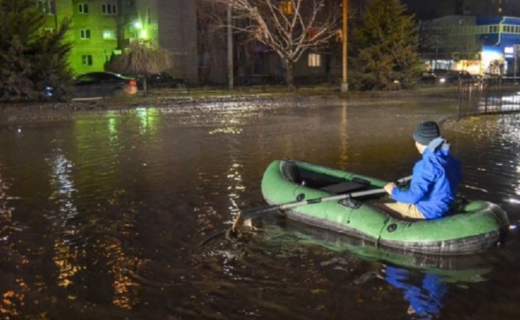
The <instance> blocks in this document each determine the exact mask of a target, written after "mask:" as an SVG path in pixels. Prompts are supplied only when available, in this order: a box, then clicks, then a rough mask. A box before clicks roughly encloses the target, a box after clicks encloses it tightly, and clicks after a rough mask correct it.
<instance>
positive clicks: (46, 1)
mask: <svg viewBox="0 0 520 320" xmlns="http://www.w3.org/2000/svg"><path fill="white" fill-rule="evenodd" d="M38 8H39V9H40V11H41V12H42V13H43V14H48V15H54V14H56V4H55V3H54V0H38Z"/></svg>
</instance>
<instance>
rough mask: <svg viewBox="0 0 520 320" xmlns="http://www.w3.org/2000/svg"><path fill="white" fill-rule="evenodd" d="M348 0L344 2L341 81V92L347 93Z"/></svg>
mask: <svg viewBox="0 0 520 320" xmlns="http://www.w3.org/2000/svg"><path fill="white" fill-rule="evenodd" d="M347 6H348V0H343V31H342V34H343V37H342V40H343V62H342V65H343V77H342V80H341V92H342V93H345V92H347V91H348V82H347V38H348V37H347V22H348V21H347V14H348V9H347Z"/></svg>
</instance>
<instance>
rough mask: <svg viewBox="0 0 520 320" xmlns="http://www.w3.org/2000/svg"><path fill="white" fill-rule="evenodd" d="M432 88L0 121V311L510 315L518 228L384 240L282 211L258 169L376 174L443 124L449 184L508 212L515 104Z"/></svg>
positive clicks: (396, 164) (396, 169) (512, 212)
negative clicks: (454, 246)
mask: <svg viewBox="0 0 520 320" xmlns="http://www.w3.org/2000/svg"><path fill="white" fill-rule="evenodd" d="M456 113H457V112H456V102H454V101H453V100H450V99H445V100H443V99H436V100H429V99H418V100H414V99H411V98H410V99H407V100H399V99H382V100H381V99H380V100H377V99H376V100H373V101H368V100H367V101H365V102H364V103H354V102H352V101H350V102H344V101H343V102H342V101H338V100H335V99H324V98H319V97H311V98H309V97H306V98H299V99H286V100H283V101H279V100H276V99H274V100H273V99H261V100H259V101H257V102H246V101H231V102H227V101H225V99H222V100H220V101H206V102H204V103H200V104H197V103H189V104H186V105H178V104H177V105H175V106H172V107H168V106H167V105H166V106H165V105H162V106H161V107H154V106H153V105H150V106H143V107H137V108H134V109H125V110H95V111H89V112H83V111H77V112H73V113H70V114H67V115H66V116H65V117H62V118H60V119H57V118H59V116H56V117H57V118H56V119H55V118H53V121H49V122H45V121H43V122H28V123H24V122H23V121H11V122H9V121H8V122H7V124H4V125H2V126H0V244H1V246H0V293H1V294H2V300H0V316H1V318H2V319H94V318H98V319H345V318H353V319H425V318H434V319H495V318H496V319H498V318H500V319H516V318H517V317H518V315H519V314H520V307H518V303H517V301H518V299H519V298H520V289H518V288H519V285H520V277H519V273H518V271H517V266H518V265H519V263H520V254H519V253H518V252H519V250H518V249H520V248H519V245H518V236H517V232H516V231H515V230H512V232H511V234H510V237H509V239H508V241H507V242H506V243H505V244H504V245H502V246H501V247H500V248H494V249H491V250H489V251H486V252H485V253H480V254H474V255H469V256H463V257H431V256H421V255H409V254H403V253H396V252H391V251H387V250H384V249H378V248H374V247H373V246H371V245H370V244H367V243H363V242H361V241H359V240H356V239H352V238H349V237H346V236H342V235H339V234H335V233H331V232H326V231H324V230H320V229H316V228H311V227H308V226H304V225H301V224H298V223H295V222H293V221H289V220H284V219H281V218H280V217H278V216H276V215H270V216H267V217H265V218H264V219H261V221H260V222H259V223H260V224H261V228H260V229H259V230H255V231H253V230H250V231H249V232H244V233H243V234H241V237H240V238H238V239H227V238H226V236H225V231H226V230H228V229H229V227H230V226H231V224H232V223H233V221H234V219H235V217H236V215H237V213H238V211H239V210H240V209H246V208H252V207H256V206H262V205H265V202H264V200H263V198H262V194H261V190H260V180H261V178H262V174H263V170H264V169H265V168H266V167H267V165H268V164H269V163H270V162H271V161H273V160H276V159H298V160H303V161H308V162H312V163H318V164H321V165H325V166H330V167H334V168H340V169H345V170H349V171H354V172H358V173H361V174H365V175H369V176H374V177H378V178H381V179H387V180H394V179H397V178H399V177H402V176H407V175H409V174H410V172H411V168H412V166H413V164H414V163H415V161H417V160H418V159H419V155H418V154H417V152H416V151H415V149H414V146H413V142H412V140H411V132H412V130H413V128H414V127H415V125H416V124H417V123H418V122H419V121H423V120H429V119H432V120H436V121H440V122H442V123H443V125H442V129H443V132H444V135H445V136H446V137H447V138H448V139H449V140H450V142H451V143H452V146H453V152H454V154H455V155H457V156H458V157H459V158H460V159H461V160H462V162H463V165H464V182H463V185H462V186H461V189H460V191H461V193H463V194H464V195H465V196H466V197H467V198H470V199H483V200H488V201H492V202H495V203H497V204H499V205H500V206H502V207H503V208H504V209H505V210H506V211H507V212H508V215H509V217H510V220H511V222H512V224H513V225H515V224H516V223H517V222H518V221H519V219H520V210H519V202H520V197H519V193H520V161H519V160H520V159H519V158H518V149H519V146H520V132H519V130H520V129H518V128H520V116H519V115H518V114H514V113H512V114H501V115H486V116H478V117H477V116H475V117H466V118H463V119H461V120H460V121H453V120H448V121H445V120H446V119H449V118H450V117H453V116H455V115H456Z"/></svg>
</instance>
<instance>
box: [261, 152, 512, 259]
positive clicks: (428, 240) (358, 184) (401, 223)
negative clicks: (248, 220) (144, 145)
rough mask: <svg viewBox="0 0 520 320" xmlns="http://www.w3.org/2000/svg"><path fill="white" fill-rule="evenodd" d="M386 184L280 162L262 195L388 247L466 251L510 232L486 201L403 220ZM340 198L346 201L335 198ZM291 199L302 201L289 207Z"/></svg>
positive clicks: (307, 219)
mask: <svg viewBox="0 0 520 320" xmlns="http://www.w3.org/2000/svg"><path fill="white" fill-rule="evenodd" d="M386 183H387V182H385V181H383V180H379V179H375V178H371V177H367V176H363V175H358V174H355V173H351V172H347V171H342V170H337V169H333V168H328V167H324V166H319V165H315V164H311V163H307V162H302V161H292V160H291V161H287V160H277V161H274V162H273V163H271V164H270V165H269V166H268V167H267V169H266V171H265V173H264V175H263V178H262V194H263V196H264V198H265V200H266V201H267V202H268V203H269V204H270V205H280V208H281V209H283V212H284V214H285V215H286V216H287V217H288V218H290V219H294V220H298V221H301V222H304V223H306V224H309V225H314V226H318V227H322V228H327V229H330V230H333V231H336V232H340V233H345V234H348V235H351V236H354V237H357V238H360V239H364V240H369V241H372V242H374V243H375V244H376V245H377V246H382V247H388V248H396V249H400V250H406V251H413V252H422V253H428V254H466V253H473V252H479V251H483V250H485V249H488V248H490V247H493V246H497V245H498V244H499V243H501V242H502V241H504V239H505V237H506V235H507V231H508V230H509V219H508V217H507V214H506V213H505V212H504V210H502V209H501V208H500V207H499V206H498V205H496V204H493V203H491V202H486V201H467V200H464V201H458V206H457V207H458V208H457V209H455V208H454V210H452V211H453V212H450V214H449V215H447V216H446V217H443V218H440V219H433V220H412V219H409V218H403V217H402V216H400V215H399V214H398V213H395V212H392V211H391V210H390V209H388V208H387V207H386V206H385V205H384V202H388V201H392V200H391V199H390V198H389V196H388V195H387V194H386V193H385V192H384V190H383V189H382V188H383V186H384V185H385V184H386ZM336 198H338V199H341V200H338V201H329V200H331V199H332V200H335V199H336ZM305 199H307V200H305ZM323 200H327V201H323ZM305 201H307V202H306V203H305ZM288 203H296V204H297V205H294V206H284V204H288Z"/></svg>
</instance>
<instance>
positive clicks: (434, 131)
mask: <svg viewBox="0 0 520 320" xmlns="http://www.w3.org/2000/svg"><path fill="white" fill-rule="evenodd" d="M440 135H441V133H440V130H439V126H438V125H437V123H435V122H434V121H426V122H422V123H420V124H419V125H418V126H417V128H415V132H414V133H413V135H412V137H413V139H414V140H415V141H417V142H419V143H420V144H422V145H423V146H427V145H428V144H429V143H430V142H431V141H432V140H433V139H435V138H438V137H439V136H440Z"/></svg>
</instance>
